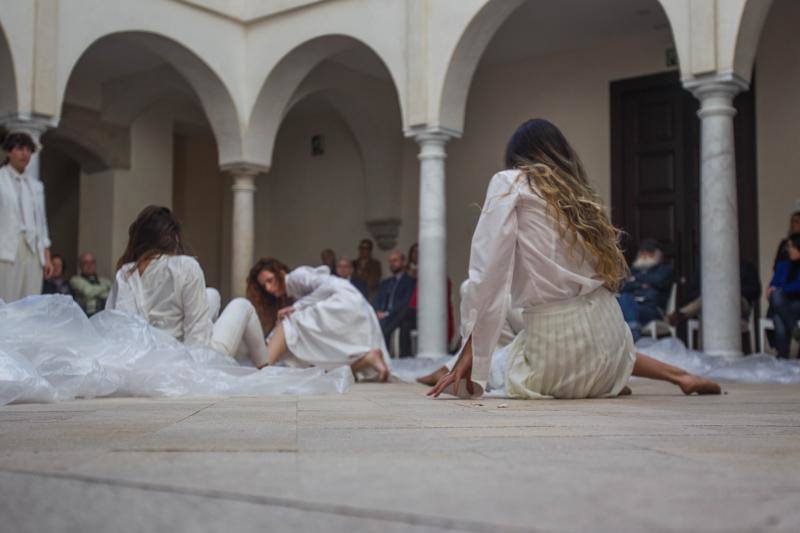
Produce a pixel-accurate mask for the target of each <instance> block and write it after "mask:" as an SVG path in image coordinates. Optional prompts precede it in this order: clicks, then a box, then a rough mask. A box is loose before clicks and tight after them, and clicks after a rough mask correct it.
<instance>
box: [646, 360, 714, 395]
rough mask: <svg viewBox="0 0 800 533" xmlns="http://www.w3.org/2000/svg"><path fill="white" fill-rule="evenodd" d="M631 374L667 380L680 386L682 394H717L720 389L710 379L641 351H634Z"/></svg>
mask: <svg viewBox="0 0 800 533" xmlns="http://www.w3.org/2000/svg"><path fill="white" fill-rule="evenodd" d="M633 375H634V376H639V377H642V378H650V379H658V380H661V381H669V382H670V383H673V384H675V385H677V386H679V387H680V388H681V390H682V391H683V393H684V394H692V393H695V392H696V393H697V394H719V393H720V392H721V390H722V389H720V386H719V385H718V384H716V383H714V382H713V381H711V380H708V379H705V378H701V377H700V376H695V375H694V374H690V373H688V372H687V371H685V370H683V369H682V368H678V367H676V366H672V365H668V364H666V363H662V362H661V361H659V360H658V359H653V358H652V357H648V356H646V355H644V354H641V353H638V352H637V353H636V363H634V365H633Z"/></svg>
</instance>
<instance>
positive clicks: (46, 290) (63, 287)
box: [42, 254, 72, 296]
mask: <svg viewBox="0 0 800 533" xmlns="http://www.w3.org/2000/svg"><path fill="white" fill-rule="evenodd" d="M50 262H51V263H53V275H52V276H51V277H50V279H46V280H44V283H42V294H63V295H65V296H72V287H70V285H69V280H67V278H66V276H65V275H64V274H65V272H64V270H65V267H64V258H63V257H61V256H60V255H58V254H53V256H52V257H51V258H50Z"/></svg>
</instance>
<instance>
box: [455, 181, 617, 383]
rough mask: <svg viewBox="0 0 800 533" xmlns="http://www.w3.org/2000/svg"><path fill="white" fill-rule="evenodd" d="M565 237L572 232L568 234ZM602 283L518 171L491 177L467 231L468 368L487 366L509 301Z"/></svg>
mask: <svg viewBox="0 0 800 533" xmlns="http://www.w3.org/2000/svg"><path fill="white" fill-rule="evenodd" d="M567 238H569V237H567ZM602 284H603V281H602V280H601V279H600V278H599V276H597V274H596V272H595V266H594V260H593V258H592V257H590V256H589V255H588V254H586V253H585V252H584V249H583V247H582V246H581V243H580V242H578V244H577V245H576V246H575V247H574V248H571V247H570V246H569V244H568V243H565V242H564V239H563V238H562V237H561V233H560V231H559V228H558V226H557V224H556V222H555V221H554V220H553V218H552V217H551V216H550V215H549V214H548V213H547V204H546V202H545V200H544V199H543V198H542V197H541V196H540V195H539V194H538V192H536V191H535V190H534V189H532V188H531V186H530V185H529V184H528V182H527V180H526V179H525V176H524V175H523V174H522V173H521V172H519V171H517V170H506V171H503V172H499V173H497V174H495V175H494V177H492V180H491V182H490V183H489V189H488V191H487V193H486V201H485V202H484V206H483V210H482V211H481V216H480V219H479V220H478V225H477V227H476V228H475V233H474V235H473V237H472V248H471V251H470V264H469V279H468V282H467V286H466V289H465V291H464V297H463V298H462V301H461V335H462V338H463V339H464V342H466V340H467V339H468V338H469V337H470V336H472V350H473V371H474V372H475V374H476V376H477V377H479V378H480V377H481V376H484V375H486V374H487V373H488V370H489V365H490V362H491V355H492V352H493V350H494V348H495V345H496V343H497V339H498V338H499V335H500V331H501V328H502V325H503V320H504V318H505V309H506V305H505V297H506V295H507V294H508V293H509V292H510V293H511V297H512V307H514V308H523V309H527V308H532V307H536V306H538V305H542V304H546V303H552V302H558V301H564V300H568V299H570V298H574V297H576V296H579V295H582V294H588V293H590V292H592V291H594V290H595V289H597V288H598V287H600V286H601V285H602Z"/></svg>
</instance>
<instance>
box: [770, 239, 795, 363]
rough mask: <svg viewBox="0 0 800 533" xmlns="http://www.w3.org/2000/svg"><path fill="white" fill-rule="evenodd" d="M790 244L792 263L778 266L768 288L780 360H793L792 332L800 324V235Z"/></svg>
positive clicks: (787, 250) (779, 263)
mask: <svg viewBox="0 0 800 533" xmlns="http://www.w3.org/2000/svg"><path fill="white" fill-rule="evenodd" d="M787 241H788V242H787V243H786V252H787V256H788V260H786V261H780V262H778V264H777V265H775V273H774V274H773V276H772V281H770V283H769V287H768V288H767V294H766V296H767V299H768V300H769V305H770V318H772V321H773V323H774V324H775V337H774V338H775V342H774V345H775V349H776V350H777V351H778V357H789V348H790V347H791V341H792V337H791V335H792V331H793V330H794V329H795V327H797V321H798V320H800V233H793V234H792V235H790V236H789V238H788V239H787Z"/></svg>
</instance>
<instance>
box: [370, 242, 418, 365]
mask: <svg viewBox="0 0 800 533" xmlns="http://www.w3.org/2000/svg"><path fill="white" fill-rule="evenodd" d="M389 270H390V271H391V272H392V275H391V276H390V277H388V278H386V279H385V280H383V281H381V283H380V288H379V290H378V295H377V297H376V298H375V301H374V302H373V307H374V308H375V311H376V313H377V315H378V321H379V322H380V325H381V330H382V331H383V336H384V338H385V339H386V345H387V346H389V345H390V342H389V340H390V338H391V335H392V333H393V332H394V330H396V329H398V328H400V357H408V356H411V355H413V354H412V352H411V330H412V329H413V325H414V321H413V318H414V317H413V316H411V315H410V314H409V302H410V301H411V295H412V294H413V292H414V287H416V284H417V282H416V280H415V279H414V278H412V277H411V276H409V275H408V274H407V273H406V258H405V256H404V255H403V253H402V252H400V251H398V250H395V251H393V252H391V253H390V254H389Z"/></svg>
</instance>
